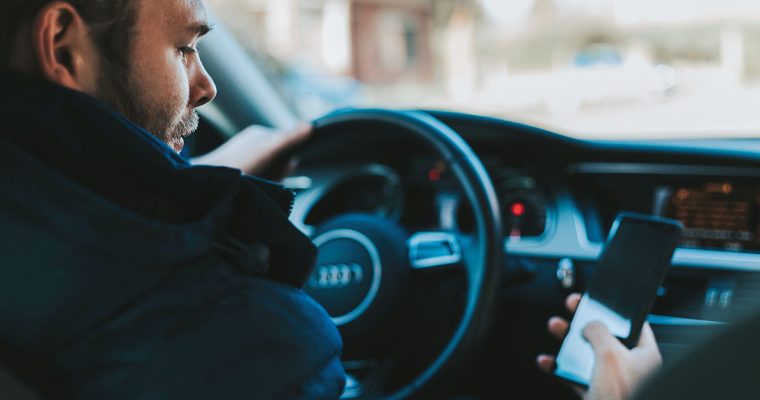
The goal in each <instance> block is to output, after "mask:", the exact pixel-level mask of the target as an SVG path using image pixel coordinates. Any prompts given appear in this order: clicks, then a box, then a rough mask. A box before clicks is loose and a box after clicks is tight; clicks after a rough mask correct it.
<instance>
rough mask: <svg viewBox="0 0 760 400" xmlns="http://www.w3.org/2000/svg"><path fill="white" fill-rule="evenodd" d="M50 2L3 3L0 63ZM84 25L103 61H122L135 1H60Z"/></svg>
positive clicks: (133, 19)
mask: <svg viewBox="0 0 760 400" xmlns="http://www.w3.org/2000/svg"><path fill="white" fill-rule="evenodd" d="M52 1H53V0H4V1H3V2H4V3H5V4H3V5H2V9H3V10H2V13H1V14H0V64H2V65H7V64H8V61H9V60H10V57H11V51H12V47H13V45H14V40H13V38H14V37H15V36H16V35H17V34H18V32H19V29H21V27H22V26H24V25H25V24H27V23H30V22H32V20H33V19H34V17H35V16H36V15H37V13H38V12H39V11H40V10H41V9H42V8H43V7H45V5H47V4H48V3H50V2H52ZM64 1H66V2H68V3H69V4H71V5H72V6H73V7H74V8H76V10H77V11H78V12H79V14H80V15H81V16H82V18H83V19H84V20H85V22H87V24H88V25H89V27H90V30H91V32H92V35H93V40H94V41H95V45H96V46H97V48H98V50H99V51H100V53H101V56H102V57H104V58H105V59H106V60H108V61H110V62H115V63H121V62H126V61H127V59H128V58H129V53H130V52H131V47H132V36H133V32H134V26H135V23H136V21H137V7H136V6H135V5H134V4H133V3H135V1H136V0H64Z"/></svg>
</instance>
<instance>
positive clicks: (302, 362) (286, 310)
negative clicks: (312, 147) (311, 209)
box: [0, 0, 344, 399]
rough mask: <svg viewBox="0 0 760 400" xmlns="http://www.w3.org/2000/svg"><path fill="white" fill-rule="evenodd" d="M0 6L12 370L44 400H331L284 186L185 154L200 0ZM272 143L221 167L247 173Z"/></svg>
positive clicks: (332, 332)
mask: <svg viewBox="0 0 760 400" xmlns="http://www.w3.org/2000/svg"><path fill="white" fill-rule="evenodd" d="M2 8H3V11H2V14H0V65H1V66H2V68H3V69H2V71H1V72H2V74H0V87H2V91H3V94H4V96H3V97H2V99H0V117H2V121H3V124H2V126H1V127H0V163H1V164H0V165H1V167H2V171H3V172H2V175H3V177H2V180H1V182H2V185H0V224H1V226H2V230H0V253H2V256H1V258H0V259H1V260H2V261H0V364H2V365H3V366H4V367H6V368H8V369H9V370H11V371H12V372H13V373H14V374H15V375H17V376H18V377H20V378H21V379H22V380H24V381H25V382H27V383H28V384H29V385H30V386H32V387H33V388H34V389H35V390H37V391H39V392H40V394H42V395H43V396H45V397H51V398H83V399H89V398H92V399H104V398H183V399H186V398H203V399H208V398H309V399H312V398H337V397H338V396H339V395H340V393H341V391H342V387H343V384H344V373H343V370H342V367H341V364H340V353H341V342H340V337H339V335H338V332H337V330H336V328H335V326H334V325H333V324H332V323H331V321H330V319H329V318H328V316H327V314H326V313H325V312H324V310H323V309H322V308H321V307H320V306H318V305H317V304H316V303H314V302H313V301H311V300H310V299H309V298H308V297H307V296H306V295H305V294H304V293H303V292H302V291H301V290H300V287H301V286H302V285H303V283H304V281H305V279H306V277H307V276H308V275H309V273H310V269H311V267H312V264H313V262H314V258H315V249H314V247H313V246H312V245H311V243H310V242H309V240H308V239H307V238H306V237H304V236H303V235H301V234H300V232H298V231H297V230H296V229H295V228H293V227H292V225H290V224H289V222H288V220H287V213H288V211H289V208H290V206H291V203H292V194H291V193H289V192H287V191H285V190H283V189H282V188H280V187H278V186H273V185H270V184H267V183H264V182H262V181H258V180H255V179H253V178H250V177H247V176H244V175H241V174H240V171H239V170H237V169H228V168H218V167H203V166H191V165H190V164H189V163H188V162H186V161H185V160H183V159H182V158H180V157H179V156H178V155H177V154H176V152H178V151H180V150H181V149H182V146H183V144H184V138H185V137H186V136H187V135H189V134H190V133H191V132H192V131H193V130H194V129H195V127H196V126H197V122H198V121H197V116H196V114H195V109H196V108H197V107H199V106H201V105H203V104H205V103H208V102H209V101H211V100H212V99H213V98H214V96H215V94H216V89H215V87H214V84H213V81H212V80H211V78H210V77H209V76H208V74H207V73H206V71H205V69H204V68H203V65H202V64H201V61H200V58H199V55H198V52H197V50H196V45H197V43H198V41H199V40H200V39H201V37H202V36H203V35H204V34H205V33H207V32H208V31H209V29H210V28H209V23H208V21H207V16H206V10H205V8H204V5H203V3H202V1H201V0H161V1H155V0H68V1H56V0H6V1H5V2H4V3H3V6H2ZM251 132H253V133H249V134H247V135H243V136H241V138H245V137H248V138H249V139H250V138H258V139H261V138H263V137H265V135H263V134H262V133H261V131H251ZM257 132H258V133H257ZM307 134H308V129H300V130H297V131H296V133H294V134H292V135H291V136H288V137H289V138H290V139H292V140H296V141H297V140H302V138H303V137H305V136H306V135H307ZM267 137H268V138H269V139H268V141H267V143H268V145H269V146H270V150H271V151H270V150H268V151H267V152H265V154H263V155H262V157H259V158H258V161H254V162H248V161H246V160H243V159H240V158H238V159H233V160H231V161H230V157H232V155H234V154H239V153H237V152H238V151H239V149H240V147H239V146H235V147H234V149H238V150H230V147H227V148H226V150H225V149H222V150H220V151H221V153H216V155H219V154H221V156H220V157H221V159H223V161H225V160H226V161H229V162H227V163H228V164H230V165H234V166H236V167H238V168H243V169H246V170H248V172H255V171H256V169H257V168H260V167H262V165H263V164H265V162H261V160H262V159H264V161H266V160H265V159H266V158H267V157H268V156H269V155H270V154H271V152H272V151H277V150H278V149H280V148H282V147H285V146H287V145H289V143H291V142H290V141H289V140H283V139H277V140H275V139H272V138H273V136H267ZM238 140H243V139H238ZM212 158H213V157H212ZM233 158H234V157H233Z"/></svg>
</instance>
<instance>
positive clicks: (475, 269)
mask: <svg viewBox="0 0 760 400" xmlns="http://www.w3.org/2000/svg"><path fill="white" fill-rule="evenodd" d="M378 124H380V125H382V126H383V127H384V129H385V131H384V132H388V129H393V130H396V131H399V132H403V134H404V135H405V136H404V137H405V138H406V137H407V136H408V137H409V139H410V140H412V139H414V140H416V141H417V142H420V143H422V144H424V146H425V147H427V148H429V149H430V150H431V151H432V152H433V153H435V156H436V157H438V158H439V159H441V160H443V161H444V162H445V163H446V164H447V166H448V169H449V170H450V171H451V172H452V174H451V175H452V176H453V177H454V179H455V180H456V181H457V183H458V185H459V187H460V188H461V189H462V192H463V195H464V198H465V199H466V200H467V201H468V203H469V205H470V206H471V208H472V210H473V214H474V218H473V219H474V221H475V224H474V225H475V229H474V234H472V235H469V236H467V237H466V238H465V236H466V235H462V234H459V233H458V232H452V231H434V232H412V233H408V232H406V231H405V230H404V229H403V228H402V227H401V226H400V225H399V224H398V223H394V222H391V221H388V220H386V219H383V218H381V217H377V216H372V215H368V214H347V215H341V216H338V217H336V218H334V219H332V220H330V221H328V222H325V223H324V224H322V225H321V226H318V227H316V230H315V232H312V240H313V241H314V243H315V244H316V245H317V246H318V248H319V256H318V261H317V267H316V269H315V272H314V275H313V276H312V277H311V278H310V280H309V282H308V283H307V285H306V288H305V290H306V291H307V293H309V294H310V295H311V296H312V297H313V298H314V299H315V300H316V301H318V302H319V303H320V304H322V305H323V306H324V307H325V309H326V310H327V311H328V313H329V314H330V315H331V317H332V318H333V322H335V323H336V325H337V326H338V328H339V330H340V332H341V335H342V337H343V341H344V346H345V348H346V349H359V350H358V351H359V352H361V351H362V350H366V349H367V348H370V347H377V348H382V347H388V346H391V347H392V346H393V343H387V342H386V343H384V342H383V337H384V336H392V335H386V334H385V333H386V332H389V331H390V330H392V329H395V328H396V327H393V325H394V324H393V322H394V321H395V320H394V315H395V314H397V313H398V312H400V308H403V307H404V304H403V301H400V299H401V298H403V297H404V293H409V292H408V291H410V290H411V291H413V290H415V285H418V284H419V280H416V279H415V276H419V274H425V273H428V271H435V270H437V269H446V268H448V269H451V268H458V269H461V270H463V271H464V275H465V276H466V295H465V300H464V308H463V311H462V312H461V318H460V319H459V321H458V322H457V323H456V328H455V329H454V333H453V334H452V335H451V337H450V338H448V339H447V342H446V344H445V346H444V347H443V349H442V350H440V351H439V352H438V353H437V354H436V357H435V359H434V361H433V362H432V363H430V365H428V366H427V367H425V368H424V370H423V371H422V372H421V373H418V374H417V375H416V376H415V377H413V378H412V379H411V381H410V382H408V383H405V384H403V385H401V387H400V388H398V387H396V388H395V389H390V390H389V389H387V388H386V387H385V385H384V384H383V383H384V382H383V380H384V378H383V375H384V373H383V372H382V371H374V372H373V373H372V374H370V375H371V376H373V379H372V380H371V383H367V384H366V385H356V386H354V385H352V384H351V383H350V382H349V385H348V387H347V391H346V393H345V394H344V398H390V399H407V398H420V397H433V396H436V395H439V394H441V393H442V392H444V391H445V390H446V389H447V388H449V386H450V385H451V384H452V383H453V382H456V381H457V379H456V377H457V376H459V375H461V372H462V368H464V365H465V363H466V361H468V360H470V359H471V356H472V355H473V354H474V353H475V350H476V348H477V345H478V344H480V343H482V342H483V336H484V335H485V333H486V331H487V326H488V324H489V322H490V321H491V319H492V318H491V314H492V313H491V311H492V309H493V304H494V300H495V297H496V294H497V290H498V287H499V283H500V281H499V271H500V269H501V267H502V264H501V260H502V257H503V251H504V250H503V245H502V244H503V242H502V240H503V239H502V235H501V220H500V215H499V206H498V202H497V198H496V194H495V191H494V187H493V184H492V182H491V179H490V178H489V176H488V174H487V173H486V170H485V168H484V167H483V164H482V163H481V162H480V160H479V159H478V157H477V156H476V155H475V153H474V152H473V151H472V150H471V149H470V147H469V146H468V144H467V143H466V142H465V141H464V140H463V139H462V138H461V137H460V136H459V135H458V134H457V133H456V132H455V131H454V130H452V129H451V128H450V127H448V126H447V125H445V124H444V123H442V122H440V121H439V120H437V119H435V118H433V117H432V116H430V115H429V114H426V113H424V112H417V111H390V110H383V109H362V110H346V111H339V112H336V113H333V114H330V115H328V116H326V117H323V118H321V119H319V120H317V121H315V123H314V127H315V129H314V134H313V137H312V139H310V141H309V142H307V143H306V144H305V145H304V147H303V148H302V153H306V152H308V150H309V147H310V146H312V145H314V144H315V143H319V142H321V141H325V140H330V139H332V140H334V141H342V140H344V139H348V138H350V137H353V138H354V139H355V138H356V135H357V134H361V135H367V134H368V130H367V129H366V128H367V127H368V126H370V125H378ZM359 132H360V133H359ZM352 135H353V136H352ZM357 150H360V149H357ZM296 207H297V206H296ZM423 270H424V271H423ZM399 303H401V304H399ZM350 351H354V350H350ZM378 370H382V368H378ZM386 372H387V371H386ZM378 376H380V377H379V378H378Z"/></svg>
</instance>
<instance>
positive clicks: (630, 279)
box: [555, 214, 682, 386]
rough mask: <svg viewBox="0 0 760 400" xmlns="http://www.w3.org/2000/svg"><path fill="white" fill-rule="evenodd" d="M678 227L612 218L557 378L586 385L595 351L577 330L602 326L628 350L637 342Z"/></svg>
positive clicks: (664, 221) (652, 219)
mask: <svg viewBox="0 0 760 400" xmlns="http://www.w3.org/2000/svg"><path fill="white" fill-rule="evenodd" d="M681 229H682V227H681V225H680V223H678V222H677V221H673V220H667V219H664V218H657V217H650V216H642V215H636V214H621V215H620V216H619V217H618V218H617V220H616V221H615V223H614V224H613V227H612V230H611V231H610V237H609V239H608V241H607V245H606V246H605V249H604V252H603V253H602V257H601V258H600V260H599V263H598V264H597V266H596V272H595V273H594V276H593V278H592V280H591V283H590V285H589V288H588V291H587V292H586V294H585V295H584V296H583V298H582V299H581V302H580V304H579V305H578V309H577V310H576V313H575V316H574V317H573V320H572V321H571V322H570V328H569V330H568V333H567V336H566V337H565V341H564V342H563V343H562V347H561V348H560V351H559V354H558V355H557V369H556V370H555V375H556V376H558V377H560V378H562V379H566V380H569V381H572V382H575V383H578V384H580V385H584V386H587V385H588V383H589V381H590V380H591V374H592V372H593V369H594V352H593V349H592V348H591V345H590V344H589V343H588V342H587V341H586V339H585V338H584V337H583V334H582V332H583V329H584V328H585V327H586V326H587V325H588V324H589V323H591V322H595V321H599V322H602V323H604V324H605V325H606V326H607V328H608V329H609V330H610V332H611V333H612V334H613V335H615V336H617V337H618V338H620V339H621V340H622V342H623V344H625V345H626V346H628V347H629V348H630V347H633V346H634V345H635V344H636V342H637V341H638V338H639V334H640V333H641V328H642V325H643V324H644V320H645V319H646V316H647V314H649V311H650V310H651V308H652V303H653V302H654V298H655V295H656V292H657V289H658V288H659V286H660V285H661V284H662V280H663V278H664V277H665V272H666V271H667V268H668V266H669V265H670V259H671V258H672V256H673V251H674V250H675V247H676V244H677V243H678V240H679V237H680V232H681Z"/></svg>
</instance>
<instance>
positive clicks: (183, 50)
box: [179, 46, 198, 56]
mask: <svg viewBox="0 0 760 400" xmlns="http://www.w3.org/2000/svg"><path fill="white" fill-rule="evenodd" d="M179 51H180V52H181V53H182V55H183V56H186V55H188V54H198V49H194V48H192V47H190V46H185V47H180V48H179Z"/></svg>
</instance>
